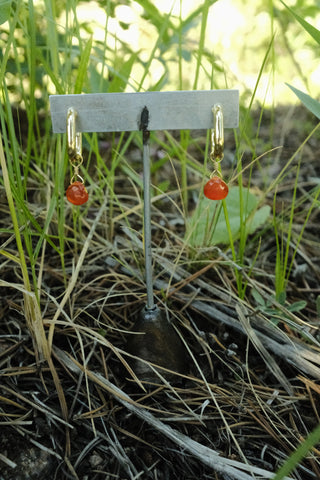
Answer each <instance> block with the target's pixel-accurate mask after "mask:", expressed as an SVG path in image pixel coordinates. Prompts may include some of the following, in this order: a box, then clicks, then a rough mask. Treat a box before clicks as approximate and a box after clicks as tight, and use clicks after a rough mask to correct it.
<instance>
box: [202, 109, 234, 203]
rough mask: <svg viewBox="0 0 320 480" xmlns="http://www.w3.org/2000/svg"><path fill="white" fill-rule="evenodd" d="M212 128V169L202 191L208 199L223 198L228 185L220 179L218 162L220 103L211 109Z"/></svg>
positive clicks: (221, 135) (221, 139) (220, 153)
mask: <svg viewBox="0 0 320 480" xmlns="http://www.w3.org/2000/svg"><path fill="white" fill-rule="evenodd" d="M212 113H213V129H212V132H211V152H210V160H211V161H212V162H213V171H212V173H211V175H210V179H209V180H208V182H207V183H206V184H205V186H204V189H203V193H204V195H205V196H206V197H207V198H209V199H210V200H223V199H224V198H226V196H227V195H228V193H229V187H228V185H227V184H226V182H225V181H224V180H223V179H222V175H221V168H220V162H221V160H222V159H223V147H224V133H223V111H222V107H221V105H215V106H214V107H213V109H212Z"/></svg>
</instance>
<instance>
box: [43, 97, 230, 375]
mask: <svg viewBox="0 0 320 480" xmlns="http://www.w3.org/2000/svg"><path fill="white" fill-rule="evenodd" d="M216 104H219V105H221V107H222V110H223V119H224V128H236V127H237V126H238V123H239V92H238V90H201V91H176V92H143V93H94V94H84V95H51V96H50V107H51V117H52V127H53V133H65V132H66V125H67V112H68V110H69V108H73V109H74V110H75V111H76V112H77V116H76V131H77V132H78V133H81V132H123V131H127V132H129V131H141V132H142V141H143V152H142V162H143V217H144V235H143V239H144V252H145V280H146V289H147V301H146V306H145V308H144V309H143V311H142V312H141V314H140V318H139V319H138V321H137V325H136V328H135V331H140V332H143V333H145V335H143V336H141V335H133V337H134V340H133V345H132V348H131V350H132V351H133V352H134V353H136V352H137V351H138V352H139V355H138V356H140V357H141V358H143V359H144V360H147V361H151V362H152V363H155V364H158V365H160V366H164V367H166V368H168V369H169V370H172V371H176V372H182V371H183V368H184V367H183V363H184V362H183V361H182V360H181V358H182V357H183V356H184V354H183V353H182V352H181V348H182V345H180V339H179V338H178V336H177V335H176V333H175V331H174V329H173V327H172V326H171V324H170V323H169V322H168V320H167V319H166V318H164V317H163V316H162V315H161V312H160V309H159V308H158V307H157V305H156V304H155V301H154V292H153V272H152V247H151V240H152V239H151V198H150V163H151V162H150V153H149V136H150V131H153V130H195V129H196V130H207V129H212V127H213V116H212V108H213V107H214V105H216ZM141 337H143V338H141ZM179 350H180V354H179ZM137 373H138V374H140V378H142V379H144V380H146V381H151V380H154V379H155V375H154V370H152V369H150V367H148V365H147V364H146V363H145V362H139V363H137Z"/></svg>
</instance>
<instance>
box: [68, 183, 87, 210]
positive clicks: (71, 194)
mask: <svg viewBox="0 0 320 480" xmlns="http://www.w3.org/2000/svg"><path fill="white" fill-rule="evenodd" d="M66 196H67V199H68V200H69V202H70V203H73V205H83V204H84V203H86V202H87V201H88V198H89V195H88V192H87V189H86V187H85V186H84V185H83V183H82V182H73V183H71V185H69V187H68V188H67V191H66Z"/></svg>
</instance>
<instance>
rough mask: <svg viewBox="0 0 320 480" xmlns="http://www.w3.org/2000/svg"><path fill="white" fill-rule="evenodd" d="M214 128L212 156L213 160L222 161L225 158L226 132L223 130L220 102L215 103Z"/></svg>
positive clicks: (213, 111) (213, 110) (212, 133)
mask: <svg viewBox="0 0 320 480" xmlns="http://www.w3.org/2000/svg"><path fill="white" fill-rule="evenodd" d="M212 113H213V129H212V132H211V152H210V158H211V160H212V161H213V162H217V161H218V162H221V160H222V159H223V146H224V132H223V111H222V106H221V105H219V104H216V105H214V107H213V109H212Z"/></svg>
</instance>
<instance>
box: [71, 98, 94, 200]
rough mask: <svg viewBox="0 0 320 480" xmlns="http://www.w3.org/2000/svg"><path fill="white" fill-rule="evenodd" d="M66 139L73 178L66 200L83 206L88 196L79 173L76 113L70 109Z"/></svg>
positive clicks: (80, 140) (80, 145) (80, 153)
mask: <svg viewBox="0 0 320 480" xmlns="http://www.w3.org/2000/svg"><path fill="white" fill-rule="evenodd" d="M67 139H68V155H69V161H70V164H71V165H72V168H73V176H72V178H71V180H70V185H69V187H68V188H67V191H66V196H67V200H68V201H69V202H70V203H72V204H73V205H83V204H84V203H86V202H87V201H88V198H89V195H88V192H87V189H86V187H85V186H84V180H83V178H82V177H81V175H80V173H79V168H80V166H81V165H82V163H83V158H82V137H81V133H79V132H76V111H75V110H74V109H73V108H72V107H71V108H69V110H68V113H67Z"/></svg>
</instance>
